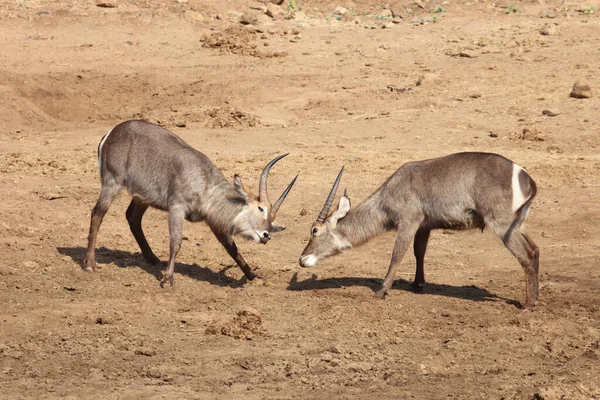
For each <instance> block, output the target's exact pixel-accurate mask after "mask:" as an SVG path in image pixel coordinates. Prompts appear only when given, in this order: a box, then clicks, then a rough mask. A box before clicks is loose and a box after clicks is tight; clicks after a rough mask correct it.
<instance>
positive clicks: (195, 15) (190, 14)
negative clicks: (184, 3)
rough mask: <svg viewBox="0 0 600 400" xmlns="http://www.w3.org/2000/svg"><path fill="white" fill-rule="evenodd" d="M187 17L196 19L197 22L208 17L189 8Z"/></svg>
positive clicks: (186, 13)
mask: <svg viewBox="0 0 600 400" xmlns="http://www.w3.org/2000/svg"><path fill="white" fill-rule="evenodd" d="M185 18H187V19H189V20H192V21H196V22H202V21H204V20H205V19H206V18H205V17H204V15H202V14H200V13H199V12H196V11H190V10H187V11H186V12H185Z"/></svg>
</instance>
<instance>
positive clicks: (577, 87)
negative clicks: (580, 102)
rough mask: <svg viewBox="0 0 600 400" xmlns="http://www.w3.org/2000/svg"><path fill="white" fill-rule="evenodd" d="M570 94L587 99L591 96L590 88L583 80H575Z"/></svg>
mask: <svg viewBox="0 0 600 400" xmlns="http://www.w3.org/2000/svg"><path fill="white" fill-rule="evenodd" d="M570 96H571V97H573V98H576V99H589V98H590V97H592V88H591V87H590V85H588V84H587V83H585V82H581V81H577V82H575V84H574V85H573V90H572V91H571V95H570Z"/></svg>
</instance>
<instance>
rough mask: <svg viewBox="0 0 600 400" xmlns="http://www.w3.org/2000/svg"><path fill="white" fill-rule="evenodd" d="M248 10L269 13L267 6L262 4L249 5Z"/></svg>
mask: <svg viewBox="0 0 600 400" xmlns="http://www.w3.org/2000/svg"><path fill="white" fill-rule="evenodd" d="M248 8H249V9H251V10H257V11H260V12H262V13H266V12H267V6H265V5H264V4H260V3H254V4H249V5H248Z"/></svg>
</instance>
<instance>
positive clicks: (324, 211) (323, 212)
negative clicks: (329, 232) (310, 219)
mask: <svg viewBox="0 0 600 400" xmlns="http://www.w3.org/2000/svg"><path fill="white" fill-rule="evenodd" d="M342 172H344V167H342V169H340V172H339V173H338V176H337V178H335V182H334V183H333V187H332V188H331V192H329V196H327V200H326V201H325V205H323V209H322V210H321V214H319V217H318V218H317V222H318V223H320V224H322V223H323V222H325V218H327V214H329V209H330V208H331V203H333V198H334V197H335V192H337V188H338V186H339V185H340V180H341V179H342Z"/></svg>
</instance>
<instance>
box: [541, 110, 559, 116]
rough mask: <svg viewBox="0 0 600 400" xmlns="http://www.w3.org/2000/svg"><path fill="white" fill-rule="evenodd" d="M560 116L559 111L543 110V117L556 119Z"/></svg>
mask: <svg viewBox="0 0 600 400" xmlns="http://www.w3.org/2000/svg"><path fill="white" fill-rule="evenodd" d="M559 114H560V111H558V110H557V109H553V108H550V109H548V110H542V115H547V116H548V117H556V116H557V115H559Z"/></svg>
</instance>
